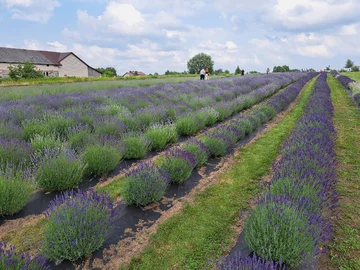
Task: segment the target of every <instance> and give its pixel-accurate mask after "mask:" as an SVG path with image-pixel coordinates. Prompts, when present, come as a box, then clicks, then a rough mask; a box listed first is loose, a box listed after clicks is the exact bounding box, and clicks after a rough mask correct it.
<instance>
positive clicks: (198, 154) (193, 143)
mask: <svg viewBox="0 0 360 270" xmlns="http://www.w3.org/2000/svg"><path fill="white" fill-rule="evenodd" d="M181 149H182V150H184V151H187V152H189V153H191V154H193V156H194V157H195V160H196V166H198V167H200V166H202V165H204V164H205V162H206V161H207V159H208V157H209V150H208V148H207V147H206V146H205V144H203V143H202V142H201V141H200V140H197V139H191V140H188V141H187V142H185V143H184V144H183V145H182V146H181Z"/></svg>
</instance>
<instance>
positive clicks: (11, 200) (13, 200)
mask: <svg viewBox="0 0 360 270" xmlns="http://www.w3.org/2000/svg"><path fill="white" fill-rule="evenodd" d="M33 188H34V185H33V182H32V181H31V180H30V179H26V176H25V175H24V174H23V173H22V172H21V171H19V170H18V169H13V168H11V167H4V168H2V169H1V170H0V216H4V215H12V214H15V213H17V212H19V211H20V210H21V209H22V208H23V207H24V206H25V205H26V204H27V203H28V201H29V199H30V195H31V193H32V191H33Z"/></svg>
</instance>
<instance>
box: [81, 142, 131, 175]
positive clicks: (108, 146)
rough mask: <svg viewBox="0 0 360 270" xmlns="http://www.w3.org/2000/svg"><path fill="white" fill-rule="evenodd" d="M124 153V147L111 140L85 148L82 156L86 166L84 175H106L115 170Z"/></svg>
mask: <svg viewBox="0 0 360 270" xmlns="http://www.w3.org/2000/svg"><path fill="white" fill-rule="evenodd" d="M124 153H125V149H124V146H122V145H120V144H119V143H117V142H115V141H111V140H107V141H105V142H104V143H102V144H94V145H89V146H87V147H86V149H85V152H84V155H83V160H84V162H85V163H86V164H87V167H86V171H85V173H86V174H87V175H90V174H94V175H107V174H108V173H109V172H111V171H112V170H114V169H115V167H116V165H117V164H118V163H119V162H120V160H121V159H122V158H123V157H124Z"/></svg>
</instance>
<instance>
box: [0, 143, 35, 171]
mask: <svg viewBox="0 0 360 270" xmlns="http://www.w3.org/2000/svg"><path fill="white" fill-rule="evenodd" d="M33 151H34V150H33V148H32V147H31V144H29V143H27V142H25V141H21V140H19V139H16V138H11V139H3V138H0V163H1V164H0V165H5V164H12V165H14V166H19V165H20V164H27V163H28V162H29V161H30V158H29V157H30V156H31V154H32V153H33Z"/></svg>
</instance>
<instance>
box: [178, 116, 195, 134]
mask: <svg viewBox="0 0 360 270" xmlns="http://www.w3.org/2000/svg"><path fill="white" fill-rule="evenodd" d="M198 122H199V121H198V120H197V119H196V117H194V115H191V114H188V115H184V116H182V117H180V118H179V119H177V120H176V124H175V125H176V130H177V132H178V134H179V135H180V136H190V135H193V134H195V133H196V132H198V131H199V130H200V129H201V127H199V123H198Z"/></svg>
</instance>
